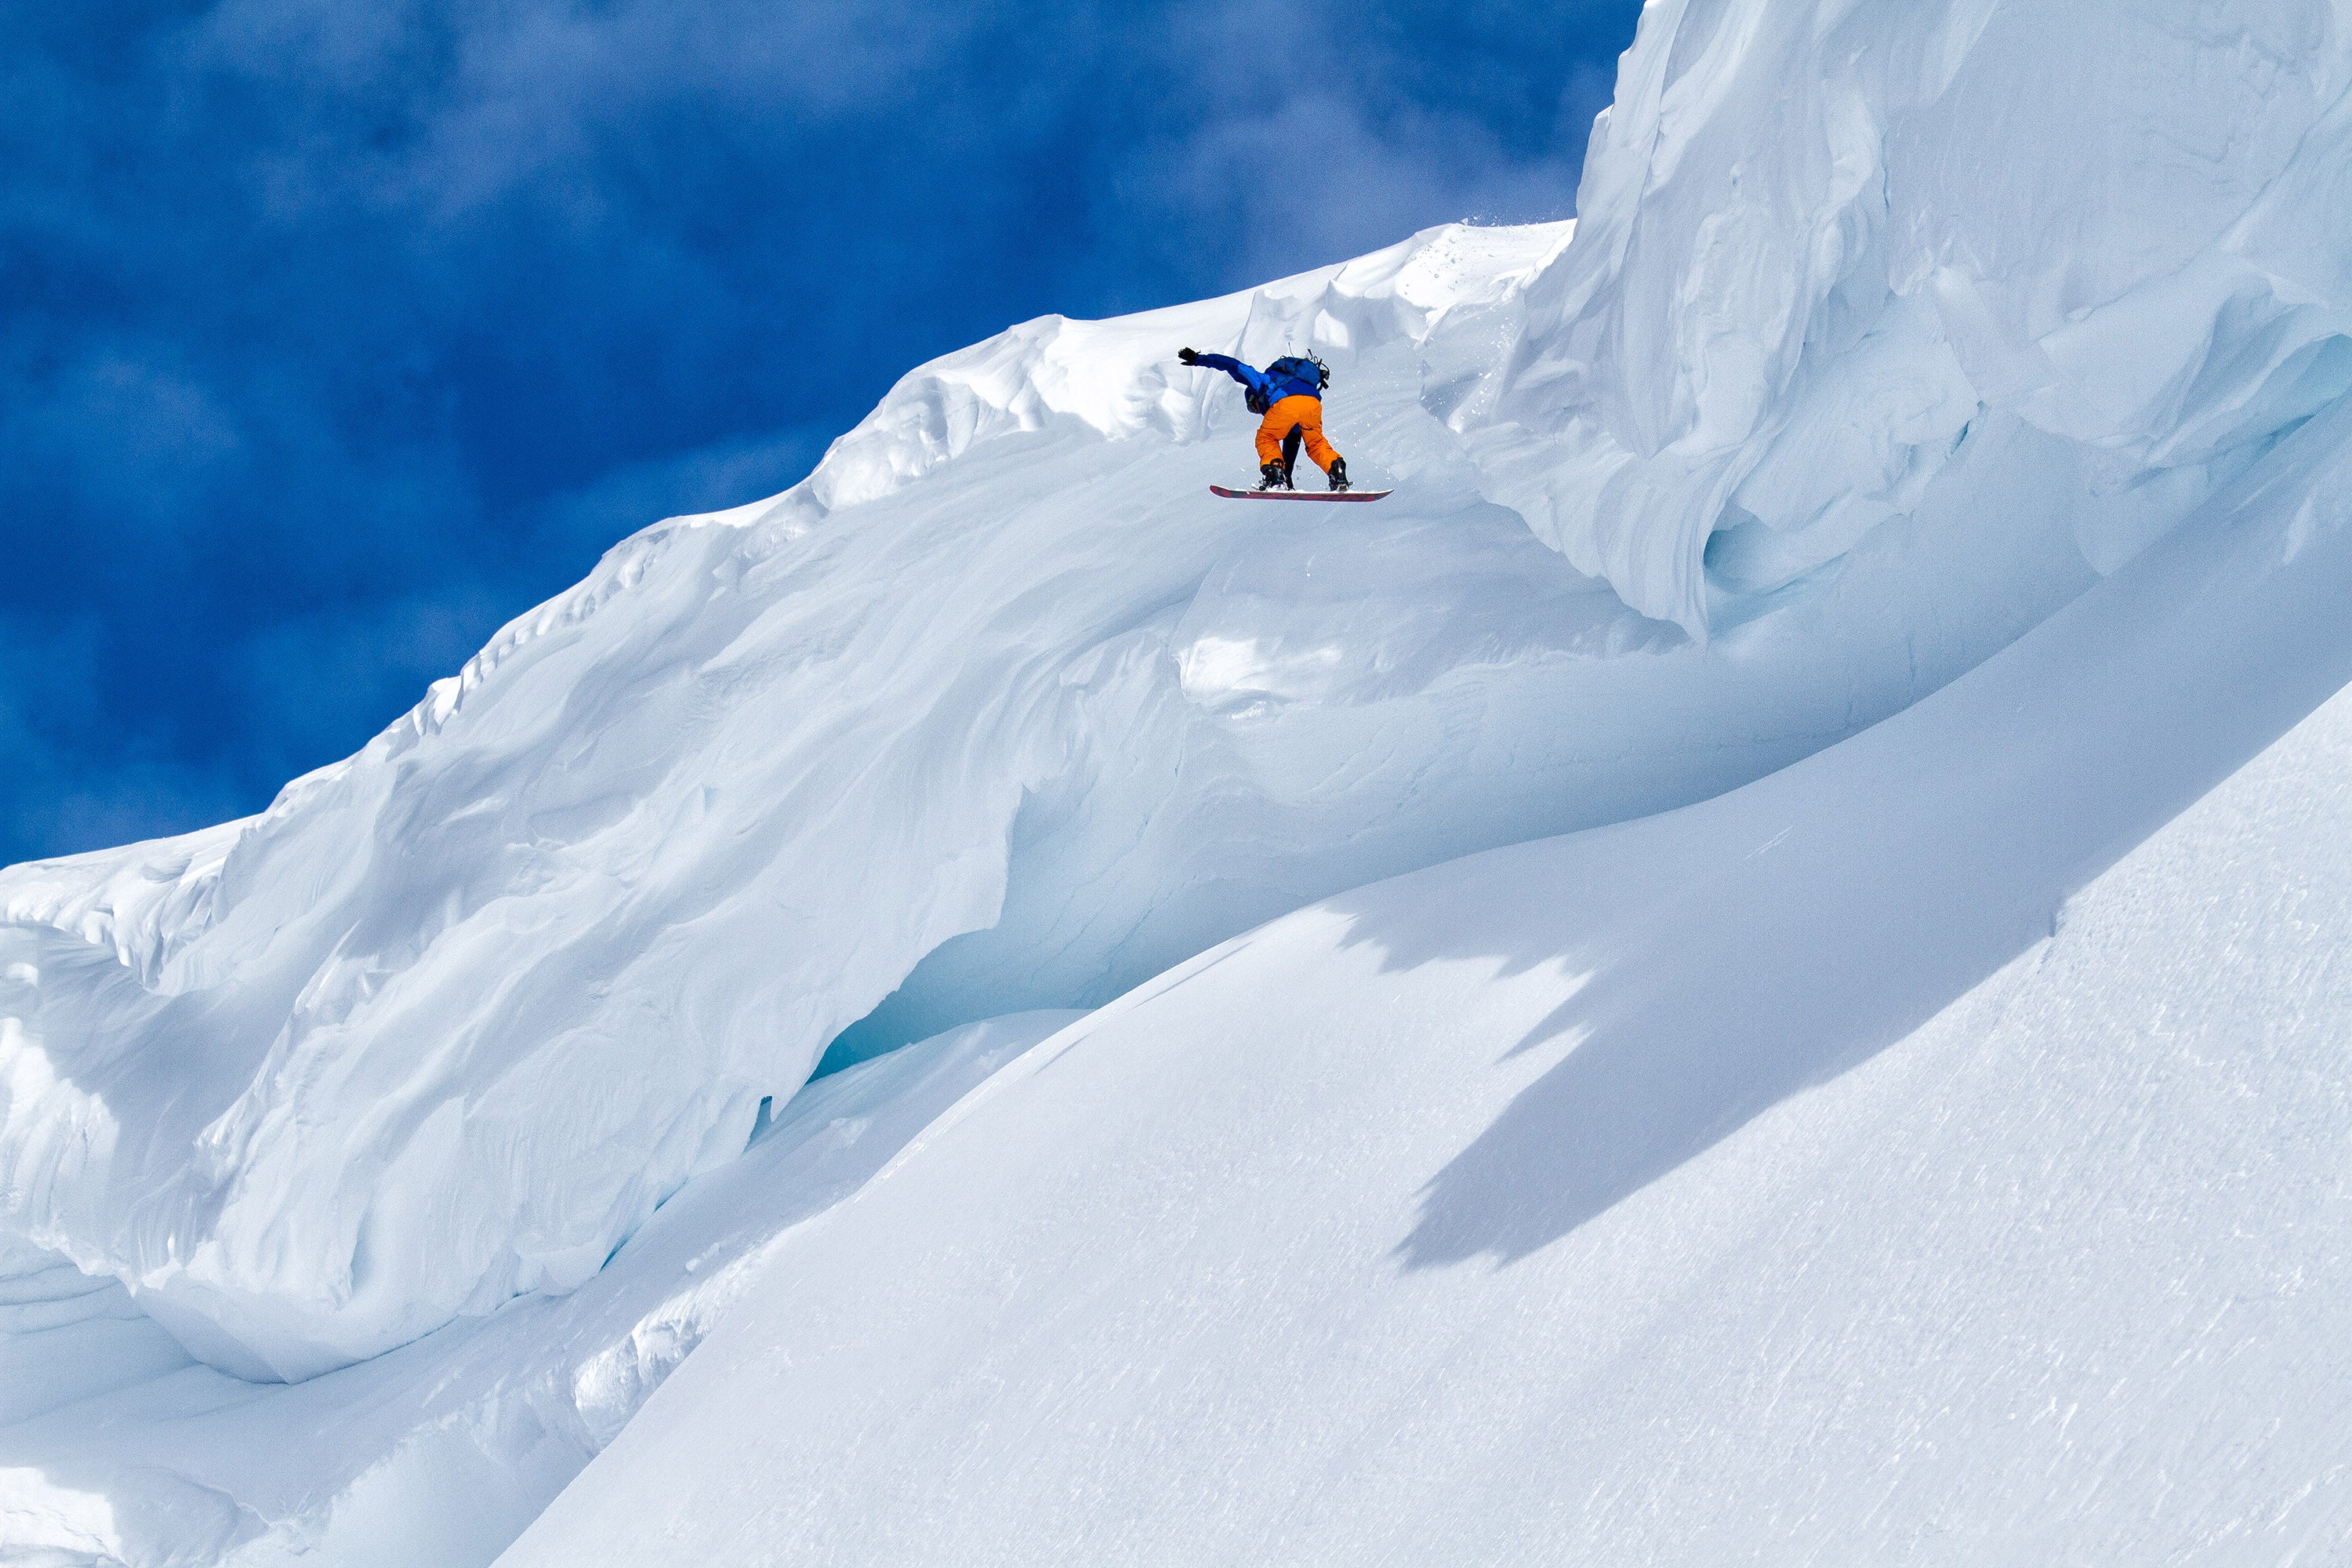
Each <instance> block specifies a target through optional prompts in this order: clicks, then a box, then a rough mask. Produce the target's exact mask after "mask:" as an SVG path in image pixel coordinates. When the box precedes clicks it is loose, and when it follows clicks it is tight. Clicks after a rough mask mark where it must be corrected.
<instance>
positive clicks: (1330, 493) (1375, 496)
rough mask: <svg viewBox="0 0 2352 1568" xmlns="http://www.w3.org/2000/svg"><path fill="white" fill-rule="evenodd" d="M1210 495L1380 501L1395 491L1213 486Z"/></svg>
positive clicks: (1258, 498)
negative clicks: (1264, 488)
mask: <svg viewBox="0 0 2352 1568" xmlns="http://www.w3.org/2000/svg"><path fill="white" fill-rule="evenodd" d="M1209 493H1210V494H1211V495H1213V496H1223V497H1224V498H1225V499H1226V500H1380V499H1381V497H1382V496H1385V495H1393V494H1395V493H1396V492H1395V491H1393V490H1232V489H1226V488H1225V487H1224V486H1223V485H1211V486H1210V487H1209Z"/></svg>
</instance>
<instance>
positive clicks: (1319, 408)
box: [1257, 393, 1339, 474]
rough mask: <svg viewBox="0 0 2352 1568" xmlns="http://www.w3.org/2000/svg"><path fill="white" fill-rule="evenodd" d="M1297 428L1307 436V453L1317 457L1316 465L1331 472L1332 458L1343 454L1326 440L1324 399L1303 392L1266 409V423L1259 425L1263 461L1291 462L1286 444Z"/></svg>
mask: <svg viewBox="0 0 2352 1568" xmlns="http://www.w3.org/2000/svg"><path fill="white" fill-rule="evenodd" d="M1293 430H1296V431H1297V432H1298V434H1299V435H1301V436H1303V437H1306V440H1307V456H1308V457H1310V458H1314V459H1315V466H1316V467H1317V468H1320V469H1322V470H1323V471H1324V472H1325V473H1327V474H1328V473H1329V472H1330V471H1331V462H1332V459H1333V458H1337V457H1339V453H1337V452H1335V451H1333V450H1332V449H1331V443H1330V442H1328V441H1326V440H1325V439H1323V400H1322V399H1321V398H1319V397H1308V396H1307V395H1305V394H1303V393H1302V394H1300V395H1297V396H1292V397H1286V398H1284V399H1283V400H1282V401H1281V402H1279V403H1277V404H1276V405H1274V406H1273V407H1271V408H1269V409H1267V410H1266V411H1265V423H1264V424H1263V425H1260V426H1258V427H1257V460H1258V462H1259V464H1260V465H1261V466H1263V465H1264V464H1266V463H1282V462H1287V461H1289V459H1288V458H1285V457H1284V456H1283V453H1282V444H1283V442H1284V441H1286V439H1288V438H1289V436H1290V433H1291V432H1292V431H1293Z"/></svg>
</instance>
